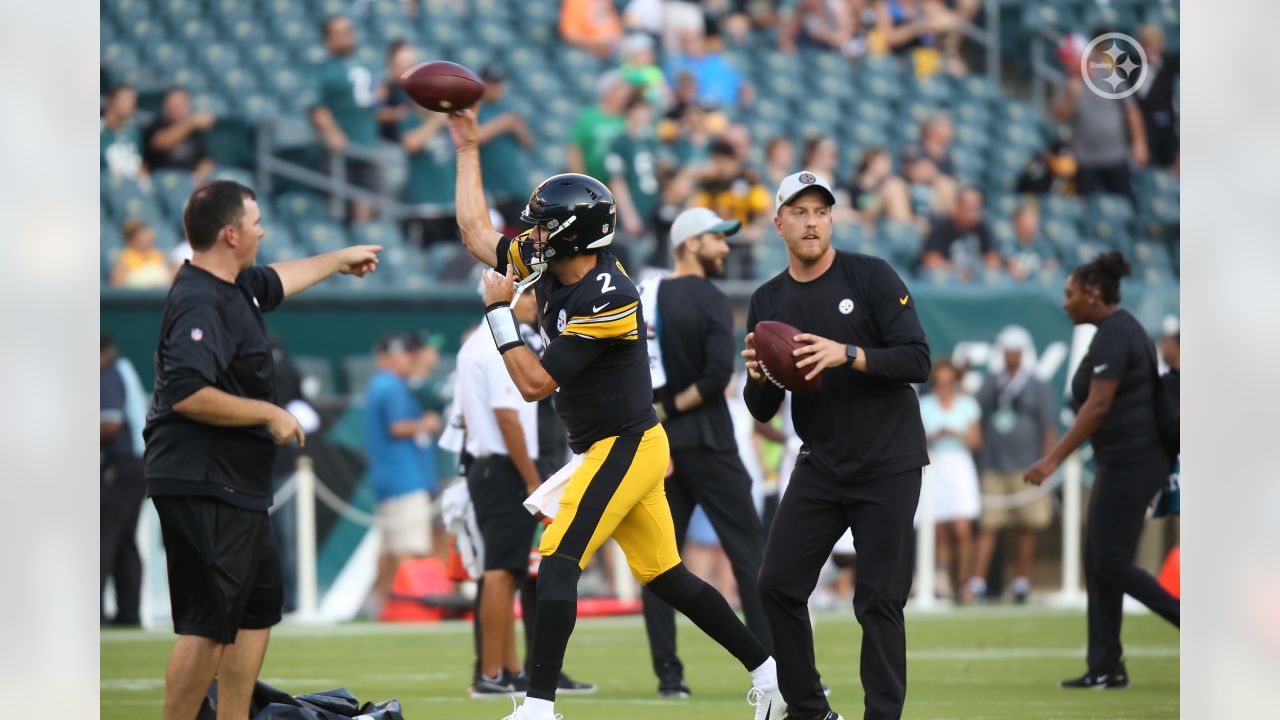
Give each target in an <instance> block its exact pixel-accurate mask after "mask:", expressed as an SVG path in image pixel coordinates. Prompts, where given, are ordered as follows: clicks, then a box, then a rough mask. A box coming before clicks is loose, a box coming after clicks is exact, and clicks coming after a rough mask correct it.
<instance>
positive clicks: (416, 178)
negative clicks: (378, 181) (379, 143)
mask: <svg viewBox="0 0 1280 720" xmlns="http://www.w3.org/2000/svg"><path fill="white" fill-rule="evenodd" d="M426 121H427V119H426V118H425V117H423V116H422V114H421V113H416V112H414V113H409V115H408V116H406V117H405V119H403V120H401V121H400V124H399V126H398V128H397V129H398V131H399V136H400V137H402V138H403V137H404V136H405V135H408V134H409V133H411V132H413V131H414V130H416V129H418V128H419V127H421V126H422V124H423V123H425V122H426ZM456 177H457V171H456V169H455V167H454V151H453V141H452V140H450V139H449V128H448V127H447V126H446V127H441V128H440V131H439V132H437V133H436V134H435V135H432V136H431V139H430V140H428V141H427V144H426V146H425V147H424V148H423V149H422V150H421V151H419V152H416V153H410V154H409V176H408V178H406V180H405V184H404V201H405V202H406V203H409V204H410V205H415V204H418V203H432V204H450V203H452V202H453V197H454V181H455V179H456Z"/></svg>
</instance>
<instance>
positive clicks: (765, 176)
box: [760, 135, 796, 187]
mask: <svg viewBox="0 0 1280 720" xmlns="http://www.w3.org/2000/svg"><path fill="white" fill-rule="evenodd" d="M795 171H796V146H795V143H793V142H791V138H789V137H787V136H786V135H774V136H773V137H771V138H769V141H768V142H767V143H765V144H764V167H762V168H761V170H760V179H761V181H762V182H763V183H764V185H765V187H777V186H778V185H780V184H781V183H782V179H783V178H785V177H786V176H788V175H790V174H792V173H794V172H795Z"/></svg>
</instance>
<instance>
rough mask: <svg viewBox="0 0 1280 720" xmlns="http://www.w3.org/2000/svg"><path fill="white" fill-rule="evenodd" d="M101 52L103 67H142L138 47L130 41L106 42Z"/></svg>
mask: <svg viewBox="0 0 1280 720" xmlns="http://www.w3.org/2000/svg"><path fill="white" fill-rule="evenodd" d="M100 52H101V54H100V57H101V60H102V64H103V65H107V66H110V67H119V68H136V67H139V66H140V65H142V58H141V57H140V56H139V53H138V49H137V47H136V46H135V45H134V44H133V43H131V42H128V41H124V40H116V41H112V42H104V43H103V44H102V48H101V51H100Z"/></svg>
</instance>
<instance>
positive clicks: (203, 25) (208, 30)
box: [170, 17, 217, 47]
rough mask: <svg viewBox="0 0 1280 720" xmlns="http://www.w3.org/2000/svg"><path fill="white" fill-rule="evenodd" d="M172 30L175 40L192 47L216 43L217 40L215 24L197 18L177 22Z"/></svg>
mask: <svg viewBox="0 0 1280 720" xmlns="http://www.w3.org/2000/svg"><path fill="white" fill-rule="evenodd" d="M170 29H171V30H172V32H173V38H174V39H175V40H181V41H182V42H186V43H189V44H190V45H191V46H192V47H198V46H200V45H203V44H205V43H209V42H214V41H215V40H216V39H217V36H216V33H215V32H214V27H213V23H211V22H208V21H206V20H204V19H203V18H198V17H196V18H190V19H187V20H183V21H181V22H176V24H174V25H173V26H171V28H170Z"/></svg>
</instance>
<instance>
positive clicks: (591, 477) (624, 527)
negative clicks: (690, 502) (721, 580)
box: [540, 425, 680, 584]
mask: <svg viewBox="0 0 1280 720" xmlns="http://www.w3.org/2000/svg"><path fill="white" fill-rule="evenodd" d="M670 460H671V449H670V446H669V445H668V444H667V433H666V432H665V431H664V430H663V429H662V425H654V426H653V427H652V428H649V429H648V430H646V431H645V432H644V433H643V434H640V433H635V434H627V435H615V436H613V437H608V438H605V439H603V440H600V441H599V442H597V443H596V444H594V445H592V446H591V448H590V449H589V450H587V454H586V457H584V458H583V461H582V465H580V466H579V467H578V469H577V470H576V471H574V473H573V475H572V477H570V478H569V484H568V485H567V486H566V487H565V489H564V495H562V496H561V498H560V508H559V510H558V511H557V512H556V517H555V520H554V521H553V522H552V523H551V525H550V526H549V527H547V529H546V532H544V533H543V535H542V544H541V545H540V550H541V552H542V555H543V557H549V556H551V555H559V556H561V557H567V558H570V559H572V560H575V561H576V562H577V563H578V567H580V568H583V567H586V565H587V561H588V560H590V559H591V556H592V555H593V554H595V551H596V550H598V549H599V548H600V546H601V545H602V544H603V543H604V541H605V540H606V539H608V538H609V537H610V536H613V538H614V539H615V540H617V541H618V544H619V545H621V546H622V551H623V552H624V553H626V556H627V564H628V565H629V566H630V567H631V574H633V575H635V577H636V580H639V581H640V583H641V584H648V582H649V581H650V580H653V579H654V578H655V577H657V576H659V575H661V574H662V573H664V572H666V571H668V570H670V569H671V568H673V567H675V566H676V565H677V564H679V563H680V549H679V547H677V546H676V531H675V524H674V523H673V522H672V521H671V508H670V507H669V506H668V505H667V493H666V487H665V485H664V484H663V479H664V478H665V476H666V473H667V464H668V463H669V462H670Z"/></svg>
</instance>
